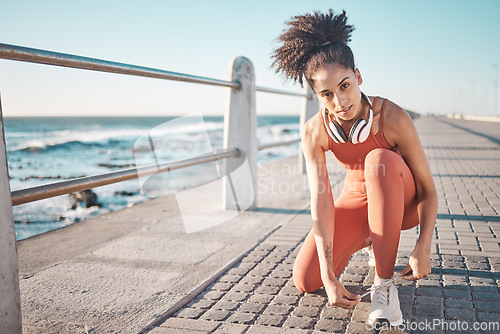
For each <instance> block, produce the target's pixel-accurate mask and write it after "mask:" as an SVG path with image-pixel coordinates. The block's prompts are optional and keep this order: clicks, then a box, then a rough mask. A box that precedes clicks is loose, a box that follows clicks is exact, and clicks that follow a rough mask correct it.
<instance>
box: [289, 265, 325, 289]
mask: <svg viewBox="0 0 500 334" xmlns="http://www.w3.org/2000/svg"><path fill="white" fill-rule="evenodd" d="M292 277H293V284H294V285H295V287H296V288H297V289H299V290H300V291H301V292H313V291H316V290H318V289H319V288H321V286H318V283H317V282H316V281H314V282H313V280H312V279H311V278H312V277H311V275H307V272H305V271H299V270H296V269H295V268H294V270H293V276H292Z"/></svg>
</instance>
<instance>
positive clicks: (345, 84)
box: [311, 64, 363, 121]
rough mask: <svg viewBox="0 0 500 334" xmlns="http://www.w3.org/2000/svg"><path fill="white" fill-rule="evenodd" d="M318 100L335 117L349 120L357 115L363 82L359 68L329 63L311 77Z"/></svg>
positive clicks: (360, 104)
mask: <svg viewBox="0 0 500 334" xmlns="http://www.w3.org/2000/svg"><path fill="white" fill-rule="evenodd" d="M311 79H313V82H314V91H315V92H316V96H317V97H318V99H319V101H320V102H321V103H323V105H324V106H325V107H326V108H327V109H328V111H329V112H330V113H333V114H334V115H335V116H336V118H337V119H340V120H344V121H349V120H352V119H355V118H357V117H358V115H359V113H360V112H361V110H362V103H361V90H360V89H359V85H361V84H362V83H363V79H362V78H361V74H360V73H359V70H358V69H356V71H355V72H353V71H352V70H351V69H346V68H345V67H342V66H339V65H337V64H329V65H326V66H325V67H323V68H321V69H319V70H318V71H316V73H314V74H313V75H312V77H311Z"/></svg>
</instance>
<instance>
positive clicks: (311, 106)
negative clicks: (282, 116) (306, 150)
mask: <svg viewBox="0 0 500 334" xmlns="http://www.w3.org/2000/svg"><path fill="white" fill-rule="evenodd" d="M302 93H303V94H308V95H310V96H311V98H307V97H304V102H303V104H302V111H301V112H300V134H301V135H302V131H303V128H304V124H306V122H307V121H308V120H309V118H311V117H312V116H313V115H314V114H316V113H317V112H318V109H319V101H318V98H317V97H316V94H314V91H313V90H312V88H311V87H310V86H309V85H308V84H307V83H305V84H304V88H303V89H302ZM299 170H302V174H306V160H305V159H304V154H303V153H302V141H301V142H300V143H299Z"/></svg>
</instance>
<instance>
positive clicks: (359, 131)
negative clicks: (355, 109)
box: [321, 93, 373, 144]
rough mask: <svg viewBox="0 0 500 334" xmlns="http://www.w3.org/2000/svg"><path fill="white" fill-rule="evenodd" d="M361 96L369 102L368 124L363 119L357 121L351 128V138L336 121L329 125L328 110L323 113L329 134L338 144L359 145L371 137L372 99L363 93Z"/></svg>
mask: <svg viewBox="0 0 500 334" xmlns="http://www.w3.org/2000/svg"><path fill="white" fill-rule="evenodd" d="M361 95H362V96H363V97H365V98H366V100H367V101H368V105H369V106H370V112H369V115H368V122H367V121H366V120H364V119H362V118H360V119H358V120H356V122H355V123H354V124H353V125H352V127H351V131H349V136H347V134H346V133H345V131H344V129H343V128H342V126H341V125H340V124H339V123H338V122H337V121H336V120H335V119H334V120H333V122H330V124H329V125H328V124H327V122H326V115H327V112H326V108H324V110H323V112H322V113H321V115H322V116H323V122H325V125H326V129H327V132H328V134H329V135H330V137H332V139H333V140H334V141H335V142H336V143H339V144H340V143H347V142H350V143H353V144H359V143H362V142H364V141H365V140H366V139H367V138H368V136H369V135H370V131H371V128H372V123H373V109H372V104H371V102H370V99H369V98H368V97H367V96H366V95H365V94H363V93H361Z"/></svg>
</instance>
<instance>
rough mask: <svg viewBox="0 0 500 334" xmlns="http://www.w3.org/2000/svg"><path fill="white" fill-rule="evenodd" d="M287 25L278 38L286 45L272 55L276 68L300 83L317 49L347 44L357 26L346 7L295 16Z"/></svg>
mask: <svg viewBox="0 0 500 334" xmlns="http://www.w3.org/2000/svg"><path fill="white" fill-rule="evenodd" d="M286 24H287V25H288V26H289V27H288V30H285V31H284V32H283V34H282V35H281V36H279V37H278V41H280V42H282V43H283V44H282V46H280V47H279V48H277V49H275V50H274V51H273V53H272V55H271V57H272V58H274V61H273V64H272V66H275V67H276V73H278V72H283V73H285V75H286V76H287V77H289V78H291V79H293V80H295V81H298V82H299V83H300V84H302V76H303V75H304V73H305V70H306V65H307V62H308V60H309V59H310V58H311V56H312V55H314V54H315V52H317V51H318V49H320V48H322V47H324V46H327V45H330V44H337V43H342V44H345V45H347V43H348V42H350V41H351V34H352V32H353V31H354V26H352V25H349V24H347V15H346V12H345V10H343V11H342V13H341V14H337V15H335V13H334V11H333V10H332V9H330V10H328V12H327V13H320V12H319V11H315V12H314V13H313V14H310V13H306V14H304V15H298V16H294V17H292V18H291V19H290V21H288V22H286ZM325 49H327V48H325Z"/></svg>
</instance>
